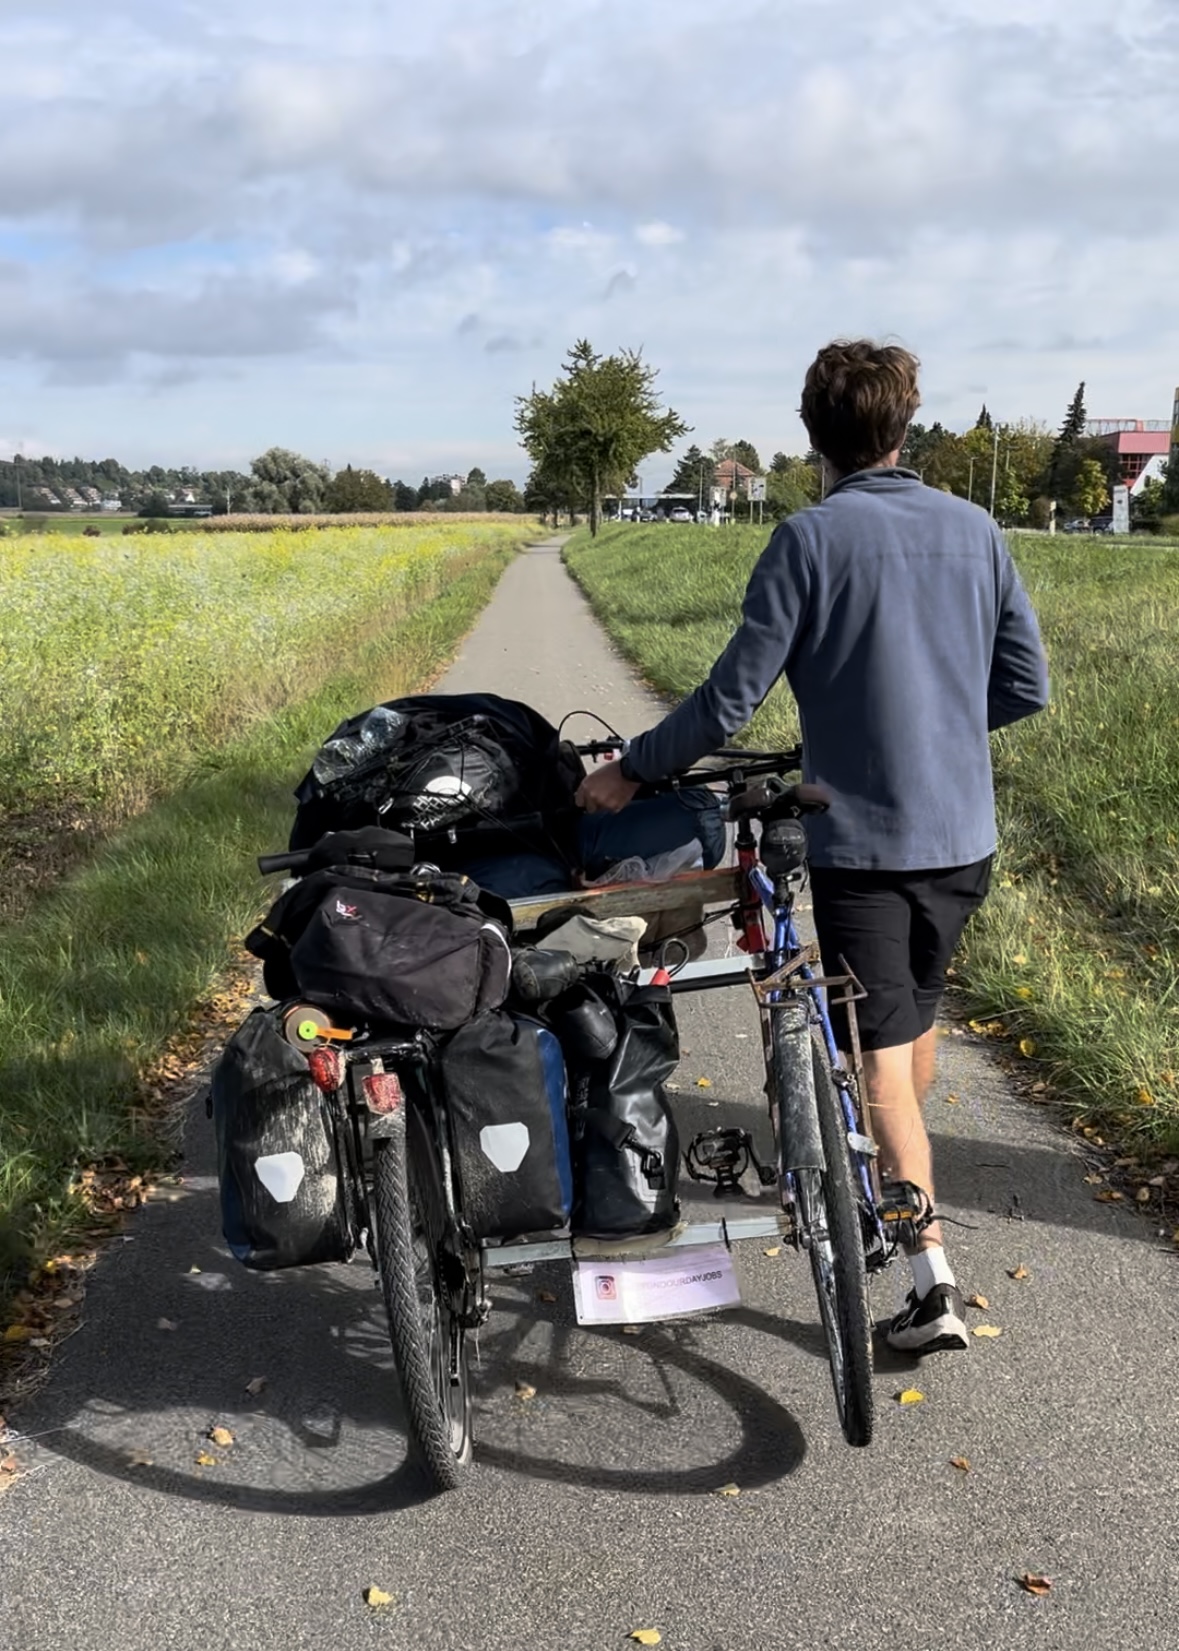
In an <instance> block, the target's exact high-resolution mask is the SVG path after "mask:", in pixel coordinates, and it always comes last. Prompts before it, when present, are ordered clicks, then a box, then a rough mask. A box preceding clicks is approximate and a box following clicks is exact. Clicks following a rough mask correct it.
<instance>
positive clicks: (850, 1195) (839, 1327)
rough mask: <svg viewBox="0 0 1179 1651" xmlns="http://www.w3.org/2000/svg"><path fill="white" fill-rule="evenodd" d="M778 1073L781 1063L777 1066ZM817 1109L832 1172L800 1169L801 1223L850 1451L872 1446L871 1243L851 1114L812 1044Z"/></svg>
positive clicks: (822, 1053) (820, 1053)
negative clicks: (850, 1133)
mask: <svg viewBox="0 0 1179 1651" xmlns="http://www.w3.org/2000/svg"><path fill="white" fill-rule="evenodd" d="M775 1066H776V1067H778V1068H780V1061H779V1060H778V1059H777V1058H775ZM811 1067H812V1070H813V1073H814V1084H815V1107H816V1110H817V1112H818V1118H819V1134H820V1138H821V1140H822V1144H823V1157H824V1158H825V1159H826V1164H827V1167H826V1169H823V1170H817V1169H796V1170H794V1171H793V1172H792V1173H793V1178H794V1184H795V1192H796V1196H797V1199H798V1220H799V1227H800V1230H801V1233H802V1237H803V1240H804V1243H805V1245H806V1248H807V1251H808V1254H809V1255H810V1262H811V1273H812V1276H813V1278H814V1281H815V1294H816V1296H817V1297H818V1301H819V1317H820V1319H821V1321H822V1325H823V1332H824V1334H825V1336H826V1339H827V1354H828V1359H829V1361H830V1365H831V1381H832V1385H833V1387H834V1389H835V1404H836V1408H837V1410H838V1412H839V1423H840V1426H841V1427H842V1429H843V1435H844V1438H845V1439H846V1440H847V1442H848V1444H849V1445H866V1444H869V1443H870V1442H871V1438H872V1422H873V1399H872V1319H871V1315H870V1313H869V1311H868V1275H867V1271H866V1269H865V1266H864V1239H863V1231H862V1228H861V1224H860V1214H859V1208H858V1203H857V1190H856V1184H855V1180H854V1177H853V1173H852V1162H851V1152H850V1148H849V1146H848V1140H847V1125H846V1121H845V1119H844V1116H843V1106H842V1103H841V1101H840V1098H839V1095H838V1093H837V1092H836V1088H835V1084H834V1082H833V1081H832V1078H831V1073H830V1069H829V1068H828V1065H827V1056H826V1052H825V1051H824V1050H821V1049H820V1048H819V1046H818V1044H817V1043H816V1041H815V1039H814V1038H813V1037H812V1039H811Z"/></svg>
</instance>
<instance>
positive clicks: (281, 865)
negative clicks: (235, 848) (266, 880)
mask: <svg viewBox="0 0 1179 1651" xmlns="http://www.w3.org/2000/svg"><path fill="white" fill-rule="evenodd" d="M310 860H311V850H310V849H309V848H299V849H293V850H291V851H290V852H289V853H287V854H260V855H259V856H258V870H259V871H260V872H261V873H262V875H263V877H269V876H270V875H271V874H272V873H273V872H276V871H304V870H306V868H307V866H308V864H309V863H310Z"/></svg>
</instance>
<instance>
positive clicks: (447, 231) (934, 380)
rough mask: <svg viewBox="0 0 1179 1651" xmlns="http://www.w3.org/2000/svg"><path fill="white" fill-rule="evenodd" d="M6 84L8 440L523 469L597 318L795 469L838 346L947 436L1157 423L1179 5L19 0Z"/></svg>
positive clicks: (0, 31)
mask: <svg viewBox="0 0 1179 1651" xmlns="http://www.w3.org/2000/svg"><path fill="white" fill-rule="evenodd" d="M0 62H3V64H4V93H3V97H2V98H0V454H5V455H7V454H8V453H10V452H12V451H13V450H14V448H15V449H18V450H20V451H23V452H26V453H40V452H43V451H54V452H58V453H65V454H73V453H80V454H83V455H86V456H90V457H103V456H106V455H108V454H110V455H113V456H116V457H119V458H121V459H123V460H124V461H125V462H127V463H130V464H149V463H153V462H165V463H191V464H196V465H200V466H202V467H204V466H211V465H239V466H243V467H244V465H245V464H246V462H247V461H248V459H249V458H250V456H251V455H252V454H254V453H256V452H258V451H260V450H261V449H262V448H263V447H266V446H270V445H272V444H275V443H278V444H281V445H284V446H290V447H295V448H297V449H299V450H301V451H303V452H306V453H308V454H310V455H311V456H312V457H315V458H323V459H327V460H329V461H330V462H331V463H332V464H343V463H345V462H346V461H351V462H353V463H363V464H371V465H373V466H375V467H376V468H378V469H379V470H380V471H381V472H382V473H385V474H390V475H395V476H397V475H400V476H404V477H406V478H407V479H410V480H417V479H418V478H419V477H420V476H421V475H422V474H423V473H424V472H427V471H429V472H436V471H443V470H446V471H449V470H463V471H465V470H466V469H468V468H469V467H470V466H471V465H473V464H479V465H481V466H482V467H483V468H484V469H485V470H487V471H488V473H489V474H493V475H495V474H507V475H515V476H516V477H517V478H518V479H522V477H523V474H524V469H525V464H524V461H523V456H522V455H521V454H520V452H519V450H518V448H517V447H516V445H515V440H514V436H513V432H512V413H513V403H512V398H513V396H514V395H517V394H519V393H521V392H525V393H526V392H527V391H528V389H529V388H530V386H531V385H532V383H533V382H534V381H535V382H536V383H537V384H548V383H550V382H551V381H552V379H553V378H554V376H555V375H556V373H557V371H558V369H559V366H560V362H561V359H562V356H563V355H564V352H565V350H566V348H567V347H568V346H569V344H571V343H572V342H573V340H574V339H576V338H577V337H579V336H585V337H588V338H589V339H590V340H591V341H592V342H593V343H594V345H595V346H596V347H597V348H599V349H601V350H611V349H615V348H618V347H621V346H629V347H633V348H641V349H642V350H643V352H644V355H645V356H646V358H647V359H648V360H649V361H650V362H651V363H652V364H653V365H655V366H657V367H658V368H659V369H660V379H659V384H660V387H661V389H662V391H663V393H664V395H665V396H666V398H667V400H668V401H669V402H670V403H671V404H672V405H673V406H674V407H675V408H676V409H677V410H678V411H679V412H680V413H681V414H682V415H683V416H684V417H685V418H686V419H687V420H688V422H689V423H690V424H691V425H693V426H694V430H695V437H696V439H698V440H699V441H700V442H701V444H702V445H704V444H707V443H708V442H711V441H712V440H713V439H715V438H716V437H718V436H727V437H729V438H730V439H734V438H736V437H740V436H743V437H747V438H749V439H751V440H753V441H754V442H755V443H756V444H757V445H758V447H759V448H760V449H761V450H762V452H763V454H764V455H766V456H768V454H769V453H771V452H773V451H774V450H775V449H776V448H784V449H785V450H786V451H801V450H802V448H803V446H804V445H805V441H804V437H803V433H802V429H801V426H800V425H799V424H798V421H797V417H796V409H797V406H798V394H799V388H800V384H801V379H802V375H803V373H804V371H805V368H806V365H807V362H808V361H809V359H810V357H811V356H812V355H813V353H814V351H815V349H816V348H817V347H818V346H819V345H820V344H822V343H824V342H825V341H826V340H827V339H829V338H831V337H833V336H836V335H840V334H845V335H846V334H852V335H859V334H871V335H874V336H877V337H889V338H894V339H899V340H901V341H902V342H904V343H905V344H907V345H909V346H910V347H911V348H913V349H914V350H916V351H917V353H918V354H919V355H920V356H921V358H922V361H923V363H924V375H923V382H924V395H925V409H924V412H923V413H922V414H921V415H920V416H921V417H924V418H926V419H929V418H934V417H937V418H940V419H942V420H943V422H946V423H949V424H952V425H955V426H958V427H963V426H965V425H967V424H969V423H972V422H973V419H974V415H975V413H976V412H977V410H978V406H979V403H980V402H981V401H982V400H983V399H984V398H985V399H986V401H987V403H988V404H989V406H990V407H991V410H992V411H993V412H994V413H995V414H996V416H998V417H1002V418H1016V417H1020V416H1033V417H1038V418H1043V419H1045V420H1047V421H1049V422H1050V423H1052V424H1053V425H1055V424H1058V423H1059V422H1060V419H1061V417H1062V416H1063V412H1064V407H1065V405H1066V403H1067V401H1068V399H1069V397H1070V396H1071V394H1072V392H1073V390H1074V389H1075V387H1076V384H1077V381H1078V380H1079V379H1081V378H1084V379H1086V380H1087V381H1088V391H1087V397H1086V399H1087V403H1088V409H1089V412H1090V413H1091V414H1093V415H1108V416H1137V417H1151V418H1166V417H1168V416H1169V414H1170V406H1171V394H1172V389H1173V386H1174V385H1175V384H1176V383H1177V382H1179V320H1177V318H1176V300H1177V296H1179V273H1177V272H1179V187H1177V185H1176V179H1177V178H1179V93H1177V91H1176V88H1177V87H1179V3H1177V0H1116V3H1113V0H892V3H891V4H889V5H885V6H882V5H880V4H878V3H877V0H806V3H803V0H764V3H761V4H754V3H751V0H728V3H727V4H726V5H724V6H717V5H715V4H711V3H707V4H706V3H704V0H428V4H427V3H426V0H415V3H413V4H411V3H409V0H333V3H332V4H331V5H330V6H329V5H325V4H323V3H322V0H192V3H189V0H85V3H84V4H83V3H82V0H36V3H35V4H34V3H32V0H0ZM669 469H670V466H669V465H668V463H667V462H666V461H655V460H652V461H651V464H650V466H649V470H650V477H651V482H652V483H654V484H658V483H659V482H660V481H662V480H663V479H665V477H666V475H667V474H668V473H669ZM644 481H645V485H650V484H649V483H648V482H647V478H646V477H645V478H644Z"/></svg>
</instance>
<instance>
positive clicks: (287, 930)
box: [246, 866, 512, 1032]
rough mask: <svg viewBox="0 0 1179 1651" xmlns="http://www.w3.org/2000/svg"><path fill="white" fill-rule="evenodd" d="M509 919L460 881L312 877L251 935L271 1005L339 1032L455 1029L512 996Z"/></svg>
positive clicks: (351, 869)
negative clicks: (294, 1008)
mask: <svg viewBox="0 0 1179 1651" xmlns="http://www.w3.org/2000/svg"><path fill="white" fill-rule="evenodd" d="M510 921H511V919H510V913H509V911H508V908H507V906H506V904H505V903H504V902H503V901H498V900H496V898H495V896H493V895H486V894H484V892H483V891H482V890H481V889H479V888H478V887H477V886H476V885H475V884H474V883H472V882H471V881H470V879H469V878H467V877H463V876H461V875H460V874H458V873H452V874H447V873H441V872H435V871H428V872H426V871H414V872H407V873H404V874H400V873H395V872H386V871H377V870H371V869H366V868H364V867H360V866H329V867H325V868H323V869H322V870H320V871H315V872H312V873H311V874H310V875H309V876H307V877H304V878H303V879H302V880H301V881H300V882H299V883H297V884H295V886H294V887H293V888H291V889H288V890H287V892H286V893H285V894H284V895H282V896H281V897H280V898H279V900H278V902H277V903H276V904H275V906H274V907H273V908H272V910H271V911H270V913H269V915H268V916H267V917H266V919H265V920H264V921H263V922H262V923H261V924H260V925H259V926H258V928H256V929H255V930H254V931H253V932H252V933H251V934H250V935H248V936H247V937H246V946H247V948H248V949H249V950H250V951H251V952H253V954H254V956H255V957H260V958H261V959H262V960H263V965H264V967H263V979H264V982H265V985H266V990H267V991H268V992H269V993H270V995H271V997H274V998H278V999H279V1000H282V999H289V998H292V997H304V998H307V999H308V1000H309V1001H310V1002H311V1003H314V1004H316V1005H317V1006H318V1007H319V1008H322V1009H326V1010H328V1011H329V1012H330V1013H331V1014H332V1015H333V1016H335V1017H336V1018H337V1019H338V1020H339V1021H341V1022H342V1023H343V1024H344V1025H355V1024H357V1023H358V1022H365V1023H370V1022H375V1023H378V1024H382V1025H384V1024H387V1023H392V1024H395V1025H401V1026H414V1027H425V1028H426V1029H427V1030H430V1031H440V1032H446V1031H452V1030H453V1029H454V1028H456V1027H458V1026H462V1025H463V1024H464V1023H465V1022H466V1021H468V1020H470V1019H472V1018H473V1016H475V1015H477V1014H480V1013H482V1012H483V1011H484V1010H486V1009H496V1008H498V1007H499V1005H500V1004H501V1003H502V1002H503V1000H504V998H505V997H506V995H507V990H508V980H509V976H510V972H511V965H512V956H511V950H510V947H509V945H508V939H507V933H508V926H509V925H510Z"/></svg>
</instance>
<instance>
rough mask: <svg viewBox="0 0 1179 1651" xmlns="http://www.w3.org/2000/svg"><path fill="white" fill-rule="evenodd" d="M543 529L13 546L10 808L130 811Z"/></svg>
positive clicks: (0, 665) (3, 587)
mask: <svg viewBox="0 0 1179 1651" xmlns="http://www.w3.org/2000/svg"><path fill="white" fill-rule="evenodd" d="M531 529H532V524H531V523H530V522H528V521H526V520H521V519H520V518H516V520H515V521H514V522H512V521H499V522H486V521H484V522H482V523H472V522H461V523H455V522H453V521H445V522H443V521H439V522H437V523H431V524H429V525H425V526H416V527H403V526H396V527H394V526H391V525H388V526H378V527H371V526H370V527H329V528H322V529H320V530H319V531H318V532H316V533H306V532H301V531H296V530H293V529H287V528H279V529H278V530H275V531H271V532H269V533H265V534H259V533H249V534H243V533H233V532H224V533H209V532H206V531H201V532H193V533H187V532H177V533H169V534H166V535H164V534H160V535H144V536H142V537H140V536H129V537H127V538H122V539H92V538H83V537H81V536H79V537H77V538H74V537H67V536H65V535H61V536H58V535H54V536H52V537H48V538H39V537H28V538H12V539H6V540H4V542H3V543H2V544H0V614H2V615H3V624H2V627H0V705H2V706H3V708H4V710H3V716H2V717H0V810H4V811H6V812H10V813H11V812H15V813H27V812H30V811H34V810H36V809H38V808H41V807H45V806H51V807H52V808H53V809H54V811H55V812H60V811H61V810H63V809H66V810H68V809H71V808H76V809H78V810H79V811H81V812H83V813H85V812H87V811H90V810H94V809H98V810H100V811H101V812H103V813H112V814H115V815H117V814H119V813H121V812H124V811H126V810H127V809H128V808H132V807H135V806H137V804H138V803H139V802H140V801H141V800H142V799H143V797H145V796H147V795H150V794H152V793H153V792H155V791H156V790H158V789H159V788H160V786H161V785H164V784H167V783H168V782H169V781H170V780H171V779H173V778H176V777H178V776H179V775H181V774H183V773H185V772H188V771H190V770H191V769H192V768H193V766H194V765H199V763H200V761H201V759H202V757H204V756H206V755H207V754H208V753H209V752H210V751H213V750H216V749H217V748H218V747H219V746H221V745H222V744H223V743H224V742H225V741H226V740H227V739H228V738H230V737H231V736H232V735H234V734H236V733H237V732H239V731H241V730H243V729H245V728H248V727H249V726H251V725H252V724H254V723H255V722H257V721H258V720H259V719H262V718H265V717H267V716H269V715H271V714H272V713H273V712H274V711H275V710H276V709H278V708H279V707H281V706H283V705H287V704H290V703H292V702H293V701H297V700H299V699H301V698H303V697H305V696H306V695H307V694H309V693H310V692H311V691H312V690H313V689H314V688H315V687H317V686H318V684H319V683H320V682H321V681H322V680H323V679H324V678H325V676H326V675H328V674H330V673H332V672H335V671H339V670H341V669H344V668H346V667H347V664H348V655H349V651H350V650H354V649H355V648H356V647H357V646H358V645H359V644H362V643H363V642H365V641H367V640H368V639H370V638H371V637H373V636H374V635H377V634H379V633H380V632H382V631H383V630H386V629H388V627H389V626H390V625H391V624H392V623H394V622H396V621H397V620H398V619H399V618H401V617H403V616H404V615H406V614H407V613H409V612H411V611H413V610H414V609H415V608H416V607H417V606H419V605H420V604H422V603H424V602H426V601H428V600H430V599H431V598H432V597H433V596H434V595H436V594H437V593H438V592H439V591H441V590H443V589H444V588H445V587H446V585H447V584H448V583H449V581H450V579H451V578H452V577H453V575H454V573H455V572H456V571H457V569H458V567H459V565H460V564H461V565H464V566H465V565H467V564H469V562H470V560H471V559H472V558H473V557H474V558H478V557H480V556H482V555H483V554H487V553H491V552H493V551H496V550H501V551H502V550H503V549H504V548H505V547H506V546H508V545H511V544H518V543H520V542H521V541H522V539H523V538H525V537H526V536H527V534H528V533H529V531H531Z"/></svg>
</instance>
